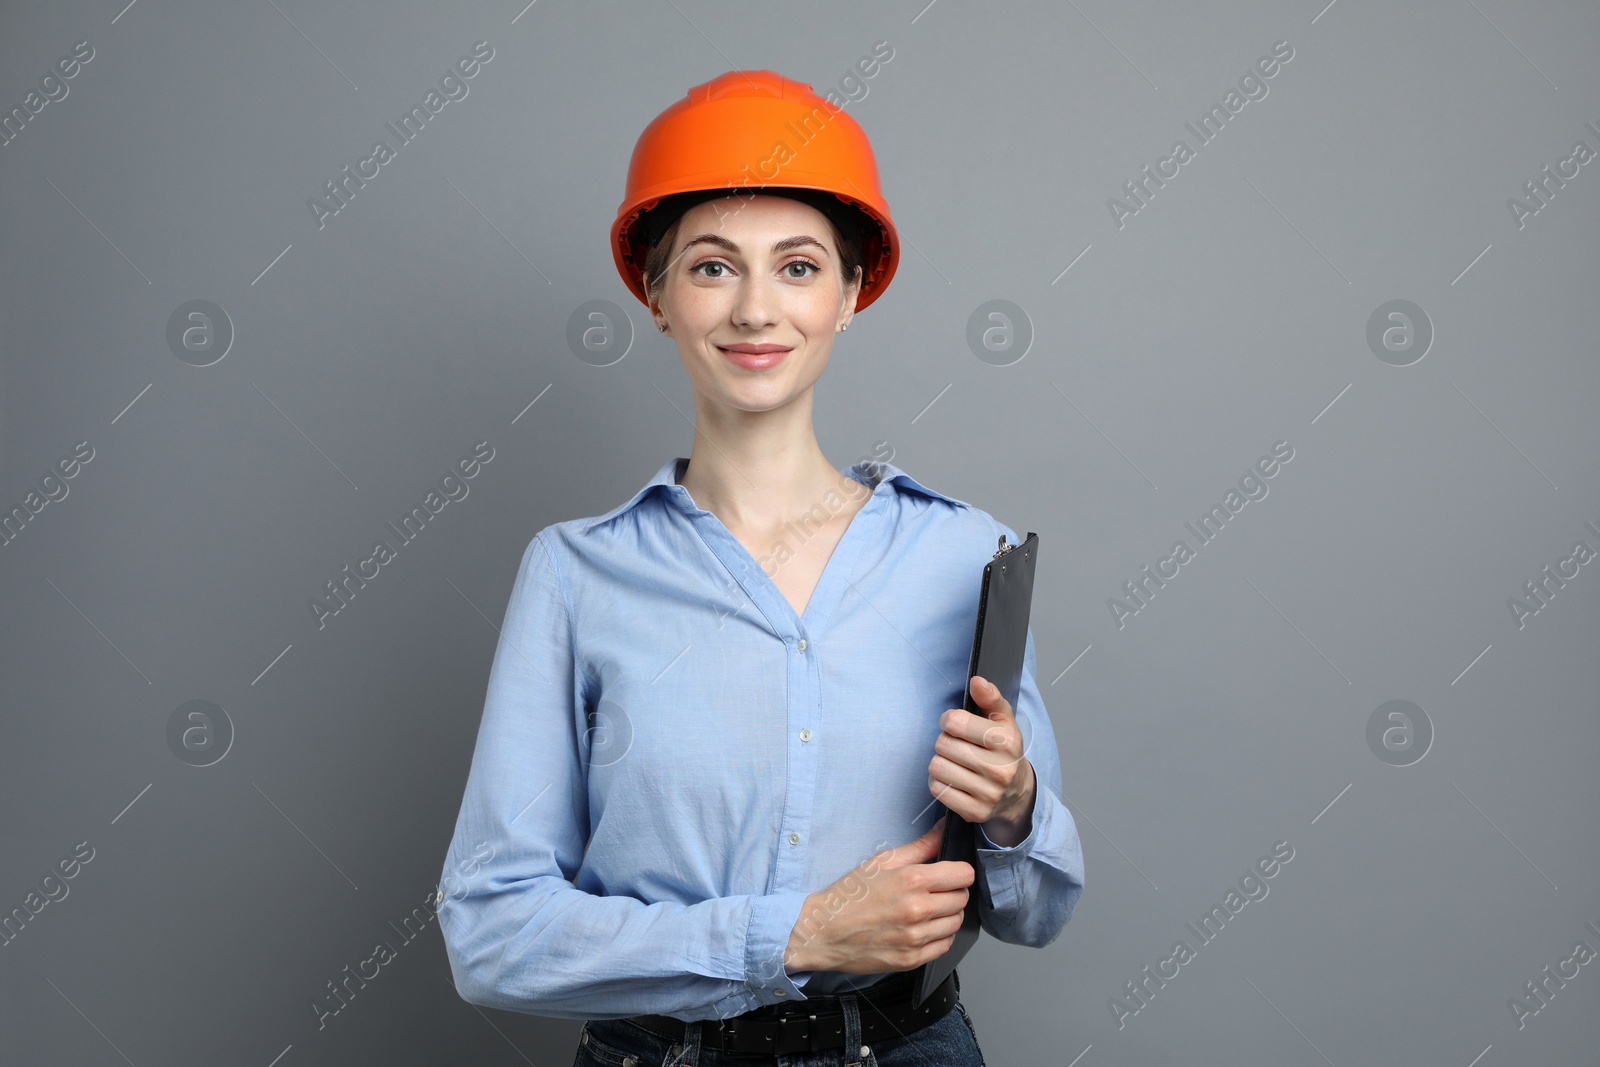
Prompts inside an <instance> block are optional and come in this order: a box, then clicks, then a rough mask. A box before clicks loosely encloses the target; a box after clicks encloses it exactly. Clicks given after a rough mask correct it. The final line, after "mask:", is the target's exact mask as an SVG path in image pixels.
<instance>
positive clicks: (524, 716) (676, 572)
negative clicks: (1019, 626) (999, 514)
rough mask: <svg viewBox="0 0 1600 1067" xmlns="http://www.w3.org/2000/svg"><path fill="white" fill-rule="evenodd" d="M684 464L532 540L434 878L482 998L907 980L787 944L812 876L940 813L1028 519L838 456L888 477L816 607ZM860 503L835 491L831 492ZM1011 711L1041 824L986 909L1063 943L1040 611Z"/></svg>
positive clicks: (650, 999)
mask: <svg viewBox="0 0 1600 1067" xmlns="http://www.w3.org/2000/svg"><path fill="white" fill-rule="evenodd" d="M687 463H688V460H686V459H684V458H681V457H680V458H676V459H673V460H669V461H668V462H667V463H665V464H663V465H662V467H661V469H660V470H659V471H657V472H656V475H655V477H653V478H652V479H651V480H650V481H649V482H648V483H647V484H646V485H645V486H644V487H643V488H642V489H640V490H639V491H638V492H637V493H635V494H634V496H633V498H632V499H631V500H629V501H628V502H627V503H626V504H623V505H622V506H620V507H618V508H616V509H614V510H612V511H609V512H607V513H605V514H604V515H599V516H596V517H593V518H586V519H574V520H571V521H567V522H558V523H555V524H553V525H550V526H547V527H545V528H544V529H542V530H540V531H539V533H538V534H537V535H536V536H535V537H534V538H533V540H532V541H531V542H530V543H529V544H528V547H527V550H526V551H525V552H524V554H523V557H522V563H521V566H520V569H519V570H518V573H517V579H516V584H515V586H514V587H513V588H512V592H511V597H510V601H509V602H508V604H507V605H506V612H505V623H504V627H503V628H502V630H501V632H500V639H499V644H498V646H497V648H496V651H495V657H494V665H493V667H492V668H491V670H490V674H489V684H488V694H487V699H486V701H485V704H484V709H483V718H482V721H481V724H480V726H479V729H478V737H477V744H476V747H475V749H474V751H473V755H472V765H471V770H470V772H469V774H468V777H467V784H466V789H465V793H464V796H463V798H462V802H461V810H460V813H459V815H458V817H457V820H456V826H455V834H454V837H453V839H452V840H451V842H450V848H449V852H448V855H447V856H446V859H445V866H444V872H443V877H442V879H441V881H440V884H439V891H438V893H437V895H436V896H435V903H436V905H437V907H438V915H439V927H440V930H441V932H442V934H443V937H444V943H445V950H446V952H447V954H448V956H449V960H450V969H451V972H452V974H453V975H454V979H455V984H456V989H457V990H458V992H459V993H460V994H461V996H462V997H464V998H465V999H466V1000H468V1001H470V1002H472V1003H475V1004H482V1005H486V1006H492V1007H496V1008H503V1009H507V1010H511V1011H520V1012H528V1013H532V1014H536V1015H543V1016H550V1017H554V1018H570V1019H580V1018H588V1019H612V1018H620V1017H624V1016H629V1015H640V1014H660V1015H670V1016H673V1017H675V1018H678V1019H682V1020H685V1021H690V1020H695V1019H715V1018H727V1017H730V1016H733V1015H738V1014H741V1013H743V1012H746V1011H750V1010H751V1009H754V1008H758V1007H760V1006H762V1005H765V1004H775V1003H783V1002H789V1001H801V1000H805V999H807V995H808V994H812V995H816V994H828V993H837V992H844V991H848V990H851V989H854V988H860V987H863V986H865V985H867V984H870V983H872V982H875V981H878V980H880V979H882V978H887V977H889V975H888V974H884V975H861V974H852V973H844V972H838V971H802V972H797V973H793V974H790V973H786V972H785V970H784V966H783V954H784V950H785V948H786V947H787V945H788V943H789V938H790V934H791V932H792V930H793V929H794V926H795V923H796V921H797V920H798V919H799V917H800V911H801V905H802V903H803V902H804V900H805V898H806V896H807V895H808V894H809V893H812V892H815V891H818V890H821V889H824V888H826V887H827V886H828V885H829V884H830V883H832V882H833V881H835V880H836V879H838V878H840V877H841V876H842V875H844V874H846V873H847V872H849V871H850V870H851V869H852V868H854V867H855V866H857V865H858V864H860V863H861V862H863V861H864V860H866V859H868V858H870V857H871V856H872V855H873V854H874V853H876V852H878V851H880V850H882V849H885V848H889V847H891V846H895V845H900V844H904V843H905V842H907V841H910V840H912V839H913V838H916V837H917V836H918V835H920V834H921V833H923V832H924V831H925V830H927V829H928V828H929V827H931V826H932V825H933V823H934V822H935V821H936V820H937V819H938V818H939V816H940V815H942V814H943V812H944V809H943V806H942V805H941V804H938V803H936V802H935V801H934V797H933V794H932V793H931V792H930V791H929V788H928V764H929V761H930V760H931V759H932V758H933V755H934V747H933V745H934V740H935V739H936V738H937V737H938V735H939V733H940V726H939V717H940V715H941V714H943V712H944V711H945V710H946V709H947V708H958V707H961V706H962V703H963V697H964V689H965V685H966V681H967V668H968V662H969V659H970V656H971V649H972V628H973V623H974V621H975V619H976V617H977V609H978V593H979V588H980V586H981V583H982V570H983V565H984V564H985V563H987V562H989V560H990V559H991V557H992V556H993V554H994V552H995V549H996V548H997V547H998V545H999V537H1000V535H1001V534H1002V533H1003V534H1005V535H1006V538H1007V540H1008V542H1010V543H1016V542H1017V541H1018V537H1017V535H1016V532H1015V531H1014V530H1012V529H1011V528H1010V527H1008V526H1005V525H1002V524H1000V523H998V522H997V521H996V520H994V519H993V518H991V517H990V516H989V515H988V513H986V512H984V511H982V510H980V509H978V508H976V507H973V506H972V505H970V504H967V503H964V502H962V501H959V500H955V499H952V498H951V497H947V496H945V495H943V494H942V493H936V492H934V491H933V490H931V489H928V488H926V487H925V486H923V485H920V484H919V483H917V482H916V481H914V480H913V479H912V478H911V476H910V475H908V474H906V473H904V472H903V471H901V470H899V469H898V468H896V467H894V466H893V465H891V464H887V463H877V462H870V461H868V462H862V463H857V464H855V465H854V466H852V467H850V468H848V469H847V470H843V471H841V473H842V474H846V475H848V476H849V477H850V478H852V479H853V480H854V481H856V482H858V483H860V485H861V486H862V488H861V493H867V492H869V491H870V493H871V496H870V498H869V499H867V501H866V502H865V504H863V505H862V507H861V509H860V511H859V512H857V513H856V515H855V516H854V517H853V518H852V519H851V521H850V525H849V526H848V528H847V529H846V530H845V532H844V535H843V536H842V538H841V539H840V540H839V542H838V545H837V547H836V548H835V549H834V551H833V555H832V557H831V558H830V559H829V560H828V563H827V567H826V569H825V570H824V571H823V573H822V576H821V578H820V580H819V581H818V583H817V586H816V589H815V591H814V592H813V593H812V594H811V599H810V601H809V602H808V603H807V604H806V606H805V612H804V614H802V615H799V616H796V614H795V611H794V608H793V606H792V605H791V604H790V603H789V601H788V599H787V598H785V597H784V595H783V593H782V592H781V591H780V590H779V589H778V586H777V585H776V584H775V583H774V582H773V580H772V578H771V577H770V576H769V574H771V573H777V571H778V569H779V568H780V567H781V566H782V565H783V563H782V560H781V559H780V558H771V559H767V560H764V561H762V562H759V563H758V562H757V561H756V559H755V558H754V557H753V556H751V554H750V552H749V551H748V550H747V549H746V548H745V547H744V546H743V545H742V544H741V543H740V542H739V541H738V540H737V539H736V538H735V537H734V536H733V534H732V533H731V532H729V530H728V528H727V527H726V526H724V525H723V524H722V521H721V520H720V519H718V518H717V517H716V515H714V514H713V513H712V512H710V511H707V510H705V509H703V508H700V507H698V506H697V505H696V504H695V503H694V500H693V499H692V498H691V497H690V495H689V491H688V490H687V489H685V488H684V487H683V486H681V485H678V484H677V479H678V478H679V477H681V474H682V471H683V470H684V469H685V466H686V465H687ZM855 499H856V500H859V499H860V496H857V497H855ZM847 508H848V503H847V502H846V500H845V498H844V497H843V496H842V495H839V494H836V493H830V494H829V496H828V497H824V498H823V500H822V501H820V502H819V504H818V506H817V508H816V509H814V511H813V514H814V515H816V516H817V518H818V520H819V521H820V520H822V519H825V518H827V517H828V516H830V515H833V514H838V513H839V512H841V511H845V510H846V509H847ZM814 529H815V527H814V526H809V527H805V528H801V527H792V528H791V535H792V536H791V537H790V538H789V541H790V543H791V544H799V543H802V542H803V541H804V540H805V539H806V538H807V537H808V536H810V534H811V532H812V531H813V530H814ZM785 558H786V557H785ZM1015 711H1016V716H1017V721H1018V723H1019V724H1020V726H1021V729H1022V734H1023V740H1024V744H1025V753H1026V756H1027V758H1028V759H1029V760H1030V761H1031V762H1032V764H1033V769H1034V775H1035V778H1036V781H1037V783H1038V784H1037V790H1036V797H1035V800H1034V805H1033V819H1032V825H1031V828H1030V830H1029V833H1028V835H1027V837H1026V838H1025V839H1024V840H1022V841H1021V842H1019V843H1018V844H1017V845H1015V846H1014V847H1011V848H1000V847H998V846H996V845H995V844H994V842H993V841H991V840H990V839H989V838H988V836H987V835H982V836H981V837H980V839H979V849H978V857H979V862H980V864H981V866H982V868H983V871H982V873H983V874H984V875H985V876H986V877H987V881H988V886H989V891H990V893H991V895H992V898H993V907H992V908H990V907H989V906H988V905H987V904H984V905H982V920H983V928H984V929H985V930H987V931H988V932H989V933H990V934H991V935H992V936H994V937H996V938H998V939H1000V940H1002V941H1007V942H1011V943H1013V944H1019V945H1031V946H1034V947H1043V946H1044V945H1047V944H1049V943H1050V942H1051V941H1053V940H1054V939H1055V938H1056V936H1057V935H1059V934H1060V933H1061V929H1062V927H1063V926H1065V925H1066V922H1067V920H1068V919H1069V918H1070V917H1071V915H1072V909H1073V906H1074V905H1075V904H1076V903H1077V900H1078V896H1079V894H1081V893H1082V892H1083V850H1082V845H1081V843H1080V841H1079V839H1078V830H1077V826H1076V825H1075V824H1074V822H1073V819H1072V815H1071V813H1070V812H1069V811H1068V810H1067V808H1066V807H1065V806H1064V805H1063V804H1062V802H1061V797H1060V792H1061V763H1060V757H1059V755H1058V753H1057V750H1056V742H1055V734H1054V731H1053V730H1052V728H1051V725H1050V719H1049V716H1048V714H1047V713H1046V710H1045V706H1044V702H1043V700H1042V699H1041V697H1040V695H1039V687H1038V684H1037V682H1036V681H1035V678H1034V647H1033V634H1032V630H1031V628H1030V630H1029V634H1028V641H1027V653H1026V662H1025V665H1024V670H1023V679H1022V689H1021V694H1020V696H1019V698H1018V700H1017V706H1016V709H1015ZM980 833H981V829H980ZM971 891H972V892H975V893H976V892H978V887H977V886H976V885H974V886H973V887H972V888H971ZM979 897H980V901H981V898H982V894H981V893H979Z"/></svg>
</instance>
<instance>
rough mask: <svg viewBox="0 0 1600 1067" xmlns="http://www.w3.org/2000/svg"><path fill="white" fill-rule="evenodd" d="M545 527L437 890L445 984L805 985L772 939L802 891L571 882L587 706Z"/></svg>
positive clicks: (680, 1012) (588, 998) (603, 998)
mask: <svg viewBox="0 0 1600 1067" xmlns="http://www.w3.org/2000/svg"><path fill="white" fill-rule="evenodd" d="M553 536H554V535H552V534H550V533H549V531H548V528H547V529H546V530H542V531H540V533H539V534H538V535H537V536H535V537H534V539H533V540H532V541H531V542H529V545H528V548H527V549H526V551H525V552H524V553H523V557H522V563H521V566H520V568H519V570H518V573H517V579H516V583H515V585H514V586H513V588H512V593H511V598H510V601H509V603H508V604H507V606H506V613H505V620H504V627H503V628H502V629H501V631H500V639H499V643H498V645H497V647H496V649H495V655H494V663H493V666H492V667H491V669H490V674H489V684H488V693H487V698H486V700H485V703H484V709H483V718H482V720H481V722H480V724H479V727H478V737H477V742H476V745H475V747H474V749H473V754H472V764H471V769H470V770H469V772H468V775H467V784H466V788H465V791H464V794H463V797H462V801H461V810H460V812H459V814H458V815H457V818H456V824H455V831H454V836H453V837H452V839H451V842H450V847H449V850H448V852H447V854H446V857H445V864H444V870H443V875H442V878H441V880H440V884H439V888H438V892H437V894H436V895H435V898H434V900H435V905H436V907H437V911H438V917H439V928H440V931H441V934H442V936H443V938H444V944H445V953H446V955H447V957H448V959H449V962H450V971H451V974H452V976H453V978H454V981H455V986H456V990H457V992H458V993H459V994H460V995H461V996H462V998H463V999H465V1000H467V1001H468V1002H470V1003H473V1004H481V1005H484V1006H486V1007H494V1008H502V1009H505V1010H508V1011H518V1012H525V1013H528V1014H535V1015H542V1016H548V1017H552V1018H568V1019H610V1018H621V1017H625V1016H629V1015H639V1014H661V1015H672V1016H674V1017H677V1018H681V1019H684V1020H691V1019H707V1018H712V1017H716V1018H723V1017H727V1016H732V1015H737V1014H741V1013H743V1012H746V1011H749V1010H751V1009H753V1008H757V1007H761V1006H762V1005H765V1004H772V1003H783V1002H786V1001H797V1000H804V999H805V996H804V994H803V993H802V992H801V988H802V987H803V986H804V985H805V983H806V982H807V981H808V980H809V979H810V977H811V973H812V972H809V971H806V972H797V973H795V974H788V973H786V971H785V969H784V966H783V953H784V950H785V948H786V947H787V946H788V943H789V937H790V934H791V932H792V931H793V929H794V925H795V923H796V921H797V920H798V919H799V916H800V910H801V906H802V905H803V903H804V902H805V898H806V894H805V893H802V892H799V891H797V890H786V891H781V892H776V893H770V894H765V895H760V894H750V895H738V896H726V897H717V898H713V899H710V900H704V901H699V902H696V903H692V904H684V903H681V902H676V901H657V902H647V901H643V900H638V899H635V898H633V897H628V896H598V895H595V894H591V893H587V892H584V891H582V890H580V889H578V888H577V887H576V886H575V885H574V884H573V880H574V878H575V877H576V874H577V872H578V869H579V868H580V867H581V866H582V862H583V855H584V851H585V849H586V847H587V844H588V825H589V813H588V791H587V784H586V776H587V763H586V761H585V758H584V748H583V746H581V745H580V736H579V733H580V728H579V724H580V723H586V722H587V717H586V714H585V709H584V707H583V704H582V700H583V698H582V692H581V685H580V684H579V682H578V678H579V673H578V669H577V663H576V659H575V656H574V644H573V628H572V617H571V611H570V603H569V600H570V598H569V593H568V591H567V590H566V588H565V583H564V580H563V576H562V573H561V570H560V566H559V561H558V559H557V557H556V555H555V553H556V552H557V551H559V548H557V547H553V546H552V545H551V544H548V543H547V537H553Z"/></svg>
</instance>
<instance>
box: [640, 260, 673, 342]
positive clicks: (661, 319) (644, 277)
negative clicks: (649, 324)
mask: <svg viewBox="0 0 1600 1067" xmlns="http://www.w3.org/2000/svg"><path fill="white" fill-rule="evenodd" d="M640 283H641V284H642V285H643V287H644V295H645V300H646V302H647V303H648V305H649V308H650V318H651V319H653V320H654V321H655V325H656V329H657V330H658V331H660V333H661V334H662V335H663V336H671V333H670V331H671V329H672V327H670V326H667V325H666V321H667V317H666V315H665V314H663V313H662V311H661V304H660V303H659V302H658V301H657V300H656V298H655V296H653V295H652V294H651V292H650V272H649V271H641V272H640Z"/></svg>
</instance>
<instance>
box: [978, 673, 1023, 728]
mask: <svg viewBox="0 0 1600 1067" xmlns="http://www.w3.org/2000/svg"><path fill="white" fill-rule="evenodd" d="M969 688H970V689H971V690H972V698H973V699H974V700H976V701H977V702H978V706H979V707H980V708H982V709H983V710H984V711H985V712H986V713H987V714H989V715H1003V716H1004V717H1005V718H1008V719H1014V718H1016V713H1015V712H1014V711H1013V710H1012V708H1011V702H1010V701H1009V700H1007V699H1006V698H1005V697H1004V696H1002V695H1001V693H1000V690H999V688H998V687H996V686H995V684H994V683H993V682H991V681H989V679H987V678H984V677H983V676H982V675H977V674H975V675H973V676H972V683H971V685H970V687H969Z"/></svg>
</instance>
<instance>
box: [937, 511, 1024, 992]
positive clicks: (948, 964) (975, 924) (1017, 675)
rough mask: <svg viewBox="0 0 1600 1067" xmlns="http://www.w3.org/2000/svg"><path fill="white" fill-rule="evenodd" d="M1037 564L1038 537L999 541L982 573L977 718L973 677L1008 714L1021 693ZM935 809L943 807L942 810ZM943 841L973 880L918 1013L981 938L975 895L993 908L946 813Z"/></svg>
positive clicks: (973, 857)
mask: <svg viewBox="0 0 1600 1067" xmlns="http://www.w3.org/2000/svg"><path fill="white" fill-rule="evenodd" d="M1038 559H1039V535H1038V534H1036V533H1034V532H1033V531H1031V530H1030V531H1028V536H1026V537H1024V538H1023V539H1022V540H1021V541H1020V542H1019V543H1017V544H1014V545H1008V544H1006V539H1005V537H1004V535H1002V536H1001V538H1000V546H999V548H998V549H997V550H996V552H995V554H994V558H993V559H991V560H990V561H989V562H988V563H986V564H984V567H983V588H982V590H981V591H980V592H979V594H978V622H977V625H976V626H975V627H974V629H973V635H972V659H971V662H970V664H969V666H968V667H967V684H966V685H965V686H963V687H962V694H963V695H964V697H965V699H964V700H963V701H962V705H961V706H962V707H963V708H965V709H966V710H967V711H970V712H972V713H973V714H976V715H982V714H983V711H982V710H981V709H980V708H979V707H978V705H977V702H976V701H975V700H973V699H972V678H973V675H982V676H983V677H984V678H987V679H988V680H989V681H991V682H993V683H994V684H995V687H996V688H998V689H999V690H1000V695H1001V696H1003V697H1005V698H1006V699H1007V700H1008V701H1010V702H1011V707H1012V709H1013V710H1015V709H1016V706H1017V697H1018V696H1019V695H1020V693H1021V691H1022V665H1023V658H1024V656H1025V655H1026V653H1027V647H1028V615H1029V611H1030V609H1031V607H1032V605H1033V572H1034V567H1035V565H1036V564H1037V563H1038ZM940 807H944V805H943V804H941V805H940ZM944 811H945V823H944V836H943V837H942V838H941V839H940V841H939V856H938V858H939V859H941V860H965V861H966V862H968V863H970V864H972V869H973V872H974V874H975V875H976V878H975V881H974V883H973V887H972V888H973V890H975V892H971V893H969V894H968V896H967V908H966V912H965V913H964V914H963V915H962V919H961V929H960V930H958V931H956V936H955V940H954V941H953V942H952V943H951V945H950V949H949V951H947V952H946V953H945V954H944V955H943V956H940V957H939V958H938V959H936V960H933V961H931V962H929V963H924V964H923V965H922V966H920V967H918V968H917V970H916V973H915V975H914V977H913V978H912V981H911V985H912V994H911V995H912V1006H913V1007H919V1006H920V1005H921V1004H922V1002H923V1001H924V1000H925V999H927V997H928V996H929V995H930V994H932V993H933V991H934V990H935V989H937V988H938V987H939V984H940V983H941V982H943V981H944V980H945V979H946V978H948V977H949V976H950V972H951V971H953V970H955V969H956V964H957V963H960V962H961V958H962V957H963V956H965V955H966V954H967V951H968V950H969V949H971V948H972V946H973V945H974V944H975V943H976V942H977V940H978V934H979V933H980V932H982V929H983V927H982V924H981V920H980V918H979V911H978V907H979V894H982V901H983V904H984V905H985V906H992V904H993V899H992V898H991V897H990V896H989V885H988V882H987V881H986V880H985V878H984V876H983V867H982V865H981V864H979V862H978V830H977V827H975V826H973V825H972V824H971V823H969V822H967V821H966V820H965V819H963V818H962V817H961V816H959V815H957V814H956V813H955V812H953V811H951V810H950V809H949V808H945V809H944Z"/></svg>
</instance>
